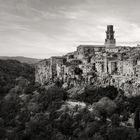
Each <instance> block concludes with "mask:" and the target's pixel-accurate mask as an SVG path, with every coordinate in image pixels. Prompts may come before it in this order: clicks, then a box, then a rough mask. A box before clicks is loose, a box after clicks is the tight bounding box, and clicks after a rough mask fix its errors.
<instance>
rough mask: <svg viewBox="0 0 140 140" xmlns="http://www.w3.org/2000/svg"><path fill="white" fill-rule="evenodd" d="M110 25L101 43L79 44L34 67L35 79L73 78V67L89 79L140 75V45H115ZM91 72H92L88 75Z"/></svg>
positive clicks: (81, 75)
mask: <svg viewBox="0 0 140 140" xmlns="http://www.w3.org/2000/svg"><path fill="white" fill-rule="evenodd" d="M114 33H115V32H114V29H113V25H108V26H107V31H106V39H105V43H104V45H79V46H78V47H77V50H76V51H75V52H71V53H68V54H66V55H64V56H63V57H51V58H50V59H47V60H43V61H41V62H39V63H38V64H37V66H36V75H35V77H36V81H37V82H39V83H41V84H44V83H45V82H47V81H49V80H50V79H54V78H56V77H57V78H60V79H63V80H64V81H66V79H67V78H68V77H69V78H73V79H75V78H76V77H78V76H77V74H76V73H75V69H77V68H79V69H80V70H81V71H82V72H81V73H80V74H79V75H80V77H86V78H87V79H89V77H91V76H92V75H94V74H93V73H96V74H97V75H98V76H101V77H102V76H104V75H114V76H126V77H133V76H137V77H140V76H139V75H140V73H139V72H140V46H136V47H130V46H117V45H116V39H115V37H114ZM91 73H92V74H91Z"/></svg>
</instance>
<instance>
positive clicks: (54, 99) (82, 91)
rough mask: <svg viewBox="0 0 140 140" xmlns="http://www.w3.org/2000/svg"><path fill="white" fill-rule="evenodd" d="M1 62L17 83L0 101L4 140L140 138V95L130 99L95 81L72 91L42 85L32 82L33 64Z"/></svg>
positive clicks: (1, 132) (123, 139)
mask: <svg viewBox="0 0 140 140" xmlns="http://www.w3.org/2000/svg"><path fill="white" fill-rule="evenodd" d="M1 64H3V67H0V70H1V72H2V74H3V75H4V76H5V77H8V78H9V79H10V80H7V83H10V84H12V86H9V90H7V92H8V94H6V95H5V96H4V98H3V99H1V101H0V139H1V140H5V139H7V140H138V139H140V133H139V131H138V130H139V125H138V124H139V108H138V106H139V102H140V97H133V98H128V97H125V96H124V93H123V91H121V90H119V89H117V88H115V87H113V86H107V87H103V86H99V85H97V84H96V82H94V85H93V84H92V85H88V86H83V87H81V86H79V87H71V88H67V89H63V88H62V87H61V86H60V84H58V83H57V82H56V83H51V84H49V85H43V86H41V85H40V84H39V83H35V82H32V81H33V80H34V77H33V73H34V72H33V68H32V67H31V66H29V65H27V64H21V63H19V62H17V61H8V62H7V61H6V62H5V63H2V62H1ZM13 83H14V84H13ZM5 85H6V84H5ZM135 128H136V130H137V131H136V130H135Z"/></svg>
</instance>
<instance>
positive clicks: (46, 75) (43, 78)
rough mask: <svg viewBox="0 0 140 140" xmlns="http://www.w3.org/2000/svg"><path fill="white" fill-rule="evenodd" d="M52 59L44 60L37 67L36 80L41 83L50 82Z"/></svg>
mask: <svg viewBox="0 0 140 140" xmlns="http://www.w3.org/2000/svg"><path fill="white" fill-rule="evenodd" d="M50 70H51V66H50V60H46V59H45V60H42V61H40V62H39V63H38V64H37V65H36V67H35V80H36V82H39V83H41V84H45V83H46V82H49V79H50V76H51V75H50Z"/></svg>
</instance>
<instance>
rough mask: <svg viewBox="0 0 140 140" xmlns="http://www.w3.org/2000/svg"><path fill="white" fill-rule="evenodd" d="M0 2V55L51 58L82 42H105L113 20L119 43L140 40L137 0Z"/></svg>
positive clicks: (71, 49)
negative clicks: (106, 33) (107, 27)
mask: <svg viewBox="0 0 140 140" xmlns="http://www.w3.org/2000/svg"><path fill="white" fill-rule="evenodd" d="M0 2H1V5H0V18H1V20H0V36H1V37H0V48H1V52H0V56H25V57H34V58H49V57H51V56H55V55H56V56H58V55H59V56H61V55H64V54H66V53H68V52H72V51H75V48H76V47H77V46H78V45H81V44H87V45H88V44H89V45H90V44H93V45H94V44H95V45H96V44H97V45H98V44H100V45H104V42H105V31H106V26H107V25H110V24H112V25H114V30H115V38H116V44H117V45H124V46H127V45H130V46H136V45H137V44H139V43H140V39H139V34H140V24H139V23H140V22H139V19H138V18H137V17H138V16H139V5H140V2H139V1H138V0H134V1H130V0H123V1H121V0H118V1H114V0H104V1H103V0H98V1H97V0H93V1H91V0H77V1H74V0H71V1H67V0H52V1H49V0H45V1H41V0H21V1H17V0H10V1H8V0H0Z"/></svg>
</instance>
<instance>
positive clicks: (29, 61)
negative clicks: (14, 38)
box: [0, 56, 41, 64]
mask: <svg viewBox="0 0 140 140" xmlns="http://www.w3.org/2000/svg"><path fill="white" fill-rule="evenodd" d="M0 59H1V60H17V61H19V62H21V63H27V64H35V63H37V62H39V61H40V60H41V59H36V58H29V57H23V56H15V57H8V56H0Z"/></svg>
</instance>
